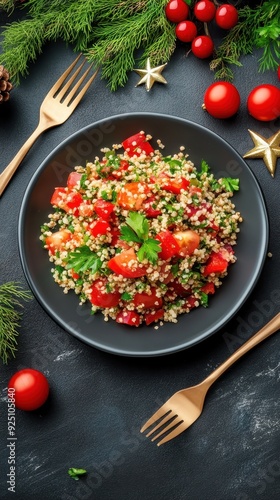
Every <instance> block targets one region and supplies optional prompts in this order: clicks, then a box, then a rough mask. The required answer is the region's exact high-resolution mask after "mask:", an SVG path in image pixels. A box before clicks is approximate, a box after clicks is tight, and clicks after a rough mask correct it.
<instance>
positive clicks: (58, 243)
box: [46, 229, 72, 254]
mask: <svg viewBox="0 0 280 500" xmlns="http://www.w3.org/2000/svg"><path fill="white" fill-rule="evenodd" d="M71 237H72V233H71V232H70V231H68V230H67V229H60V231H56V232H55V233H52V234H51V235H49V236H47V237H46V246H47V248H48V250H49V251H50V252H51V253H52V254H55V253H56V252H58V251H61V250H64V249H65V245H66V243H67V241H69V240H70V239H71Z"/></svg>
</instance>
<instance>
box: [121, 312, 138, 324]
mask: <svg viewBox="0 0 280 500" xmlns="http://www.w3.org/2000/svg"><path fill="white" fill-rule="evenodd" d="M116 322H117V323H121V324H122V325H129V326H139V325H140V316H139V314H137V313H136V312H135V311H127V310H123V311H120V312H119V313H118V315H117V317H116Z"/></svg>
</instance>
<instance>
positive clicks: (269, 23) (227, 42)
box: [210, 0, 280, 80]
mask: <svg viewBox="0 0 280 500" xmlns="http://www.w3.org/2000/svg"><path fill="white" fill-rule="evenodd" d="M238 19H239V21H238V24H237V25H236V26H235V27H234V28H232V29H231V30H230V31H229V32H228V34H227V35H226V36H225V38H224V39H223V42H222V43H221V44H220V46H219V47H218V48H217V50H216V55H215V59H213V61H211V63H210V68H211V69H212V70H213V71H215V78H216V79H226V80H232V79H233V71H232V69H231V68H230V67H229V65H232V64H233V65H236V66H242V64H241V63H240V58H241V56H244V55H247V54H251V53H252V52H253V49H254V48H261V49H263V50H262V55H261V57H260V59H259V70H260V71H266V70H269V69H276V68H277V67H278V65H279V60H280V2H279V0H267V1H265V2H260V4H259V5H258V6H257V7H255V8H250V7H248V6H245V7H244V8H241V9H239V11H238Z"/></svg>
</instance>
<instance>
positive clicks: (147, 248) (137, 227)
mask: <svg viewBox="0 0 280 500" xmlns="http://www.w3.org/2000/svg"><path fill="white" fill-rule="evenodd" d="M125 222H126V224H127V225H126V226H125V225H124V226H121V239H122V240H125V241H128V242H130V241H134V242H136V243H141V247H140V249H139V250H138V252H137V256H138V259H139V260H140V262H142V261H143V260H144V259H148V260H149V261H150V262H151V263H152V264H155V263H156V261H157V259H158V254H159V252H160V251H161V246H160V244H159V242H158V241H157V240H154V239H153V238H149V223H148V221H147V219H146V217H144V215H142V214H140V213H138V212H129V215H128V217H127V218H126V219H125Z"/></svg>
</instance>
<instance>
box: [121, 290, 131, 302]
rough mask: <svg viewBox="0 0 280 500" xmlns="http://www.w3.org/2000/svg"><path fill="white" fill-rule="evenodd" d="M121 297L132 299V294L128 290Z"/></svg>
mask: <svg viewBox="0 0 280 500" xmlns="http://www.w3.org/2000/svg"><path fill="white" fill-rule="evenodd" d="M121 299H122V300H131V299H132V295H130V293H127V292H124V293H123V294H122V296H121Z"/></svg>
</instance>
